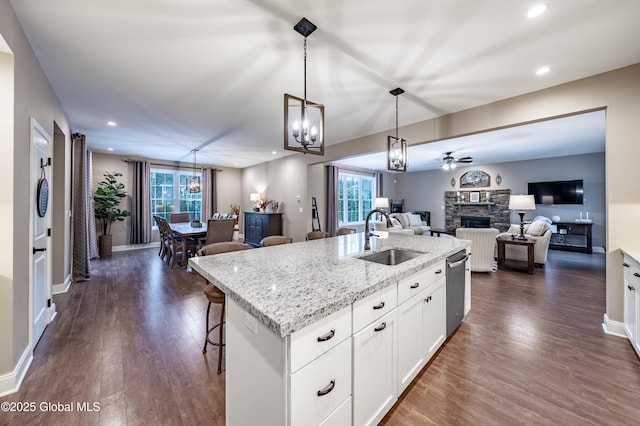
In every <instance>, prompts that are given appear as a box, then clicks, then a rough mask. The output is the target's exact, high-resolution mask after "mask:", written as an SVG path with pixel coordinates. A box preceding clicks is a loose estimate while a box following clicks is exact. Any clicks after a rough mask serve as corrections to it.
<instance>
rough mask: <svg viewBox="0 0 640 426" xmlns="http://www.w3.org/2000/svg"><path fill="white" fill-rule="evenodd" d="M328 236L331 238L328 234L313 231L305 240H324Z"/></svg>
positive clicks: (308, 233)
mask: <svg viewBox="0 0 640 426" xmlns="http://www.w3.org/2000/svg"><path fill="white" fill-rule="evenodd" d="M328 236H329V234H327V233H326V232H322V231H311V232H307V236H306V237H305V239H306V240H307V241H309V240H321V239H323V238H327V237H328Z"/></svg>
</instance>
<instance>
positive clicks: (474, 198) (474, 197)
mask: <svg viewBox="0 0 640 426" xmlns="http://www.w3.org/2000/svg"><path fill="white" fill-rule="evenodd" d="M469 201H470V202H472V203H479V202H480V193H479V192H470V193H469Z"/></svg>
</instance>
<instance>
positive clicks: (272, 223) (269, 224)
mask: <svg viewBox="0 0 640 426" xmlns="http://www.w3.org/2000/svg"><path fill="white" fill-rule="evenodd" d="M270 235H282V213H261V212H244V242H245V243H247V244H249V245H251V246H253V247H258V246H259V245H260V241H261V240H262V239H263V238H264V237H268V236H270Z"/></svg>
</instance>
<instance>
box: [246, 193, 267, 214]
mask: <svg viewBox="0 0 640 426" xmlns="http://www.w3.org/2000/svg"><path fill="white" fill-rule="evenodd" d="M262 200H264V194H261V193H259V192H252V193H251V195H249V201H253V202H254V203H256V206H255V208H254V211H258V210H260V208H259V206H258V203H259V202H260V201H262Z"/></svg>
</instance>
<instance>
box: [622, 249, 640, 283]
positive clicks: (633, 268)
mask: <svg viewBox="0 0 640 426" xmlns="http://www.w3.org/2000/svg"><path fill="white" fill-rule="evenodd" d="M623 265H624V278H625V280H627V281H629V283H630V284H631V285H633V286H635V287H640V267H639V266H638V263H637V262H636V261H635V259H633V258H631V257H629V256H626V255H625V256H624V263H623Z"/></svg>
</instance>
